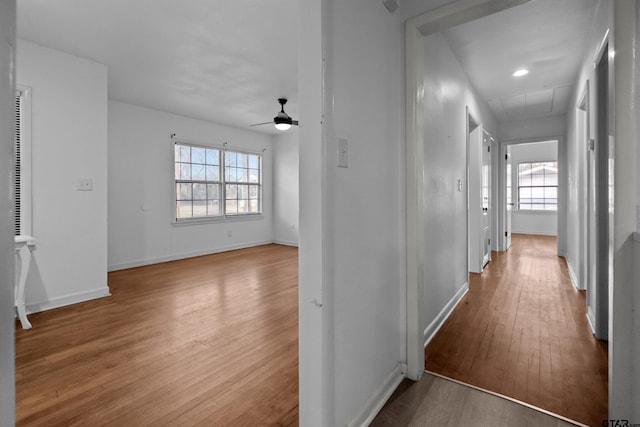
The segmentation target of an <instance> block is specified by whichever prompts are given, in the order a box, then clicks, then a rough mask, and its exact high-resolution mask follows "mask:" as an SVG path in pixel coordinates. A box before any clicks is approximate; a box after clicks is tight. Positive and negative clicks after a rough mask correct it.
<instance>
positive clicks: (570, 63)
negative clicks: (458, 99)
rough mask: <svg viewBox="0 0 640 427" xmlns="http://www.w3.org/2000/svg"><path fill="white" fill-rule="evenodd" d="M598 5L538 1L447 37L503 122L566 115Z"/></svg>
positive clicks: (564, 0) (453, 31) (461, 27)
mask: <svg viewBox="0 0 640 427" xmlns="http://www.w3.org/2000/svg"><path fill="white" fill-rule="evenodd" d="M596 3H597V2H596V0H533V1H529V2H527V3H525V4H523V5H521V6H517V7H513V8H511V9H507V10H504V11H502V12H499V13H496V14H494V15H490V16H487V17H485V18H482V19H478V20H475V21H471V22H468V23H466V24H462V25H459V26H456V27H453V28H451V29H449V30H446V31H444V33H443V34H444V36H445V38H446V40H447V41H448V43H449V44H450V45H451V48H452V49H453V51H454V52H455V54H456V56H457V57H458V60H459V61H460V62H461V63H462V65H463V67H464V68H465V70H466V72H467V74H468V76H469V78H470V80H471V82H472V84H473V85H474V86H475V88H476V89H477V90H478V91H479V92H480V95H481V97H482V98H483V99H484V100H485V101H486V102H487V103H488V104H489V107H490V108H491V110H492V111H493V113H494V114H495V116H496V119H497V120H498V121H499V122H505V121H510V120H518V119H526V118H532V117H541V116H549V115H558V114H564V113H565V112H566V110H567V107H568V101H569V96H570V93H571V89H572V87H573V86H572V85H573V82H574V81H575V80H576V78H577V73H578V71H579V67H580V65H581V62H582V61H583V59H584V55H585V54H586V52H585V43H586V39H587V33H588V31H589V29H590V28H591V25H592V21H593V16H594V13H595V7H596ZM520 68H526V69H528V70H529V74H528V75H526V76H524V77H520V78H515V77H513V76H512V73H513V72H514V71H516V70H517V69H520Z"/></svg>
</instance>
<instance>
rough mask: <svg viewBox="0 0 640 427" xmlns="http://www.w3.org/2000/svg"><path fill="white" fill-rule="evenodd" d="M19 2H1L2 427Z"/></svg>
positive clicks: (3, 419)
mask: <svg viewBox="0 0 640 427" xmlns="http://www.w3.org/2000/svg"><path fill="white" fill-rule="evenodd" d="M15 39H16V3H15V1H14V0H9V1H1V2H0V176H1V177H2V181H1V182H0V211H1V212H2V213H1V214H0V426H2V427H9V426H13V425H14V424H15V387H14V382H15V365H14V363H15V362H14V361H15V350H14V343H15V338H14V335H13V334H14V325H15V320H14V315H15V309H14V276H13V273H14V272H13V270H14V258H15V250H14V243H13V224H12V221H11V219H12V218H13V204H12V196H11V195H10V193H9V189H10V188H11V183H10V180H11V176H12V173H13V172H12V171H13V135H14V128H13V117H14V112H15V111H14V109H13V108H12V106H13V105H14V101H13V100H14V99H15V92H14V89H15V61H14V59H15Z"/></svg>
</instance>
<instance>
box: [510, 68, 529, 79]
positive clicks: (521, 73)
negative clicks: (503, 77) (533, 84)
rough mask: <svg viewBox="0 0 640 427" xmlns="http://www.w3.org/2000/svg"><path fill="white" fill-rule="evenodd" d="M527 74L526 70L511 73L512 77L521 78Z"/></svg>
mask: <svg viewBox="0 0 640 427" xmlns="http://www.w3.org/2000/svg"><path fill="white" fill-rule="evenodd" d="M527 74H529V70H527V69H526V68H521V69H519V70H517V71H516V72H514V73H513V77H522V76H526V75H527Z"/></svg>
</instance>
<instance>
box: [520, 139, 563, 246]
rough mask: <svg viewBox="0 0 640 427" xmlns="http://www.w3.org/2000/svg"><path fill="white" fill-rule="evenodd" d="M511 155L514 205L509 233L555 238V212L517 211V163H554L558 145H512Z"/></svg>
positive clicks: (541, 143) (556, 159)
mask: <svg viewBox="0 0 640 427" xmlns="http://www.w3.org/2000/svg"><path fill="white" fill-rule="evenodd" d="M509 152H510V154H511V164H512V167H511V174H512V176H511V182H512V183H513V186H512V189H513V195H512V197H511V200H513V201H514V203H516V205H515V206H514V210H513V213H512V216H511V232H512V233H524V234H543V235H548V236H557V234H558V213H557V212H526V211H518V209H517V208H518V205H517V200H518V163H525V162H555V161H558V143H557V142H556V141H553V142H538V143H530V144H513V145H510V146H509Z"/></svg>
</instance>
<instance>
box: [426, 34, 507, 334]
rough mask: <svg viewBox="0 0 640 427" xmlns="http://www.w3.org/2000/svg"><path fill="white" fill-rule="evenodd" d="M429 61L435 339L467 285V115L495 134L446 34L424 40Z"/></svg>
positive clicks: (430, 273) (429, 281)
mask: <svg viewBox="0 0 640 427" xmlns="http://www.w3.org/2000/svg"><path fill="white" fill-rule="evenodd" d="M421 43H422V46H423V49H424V58H425V63H424V65H423V67H424V73H423V75H424V78H423V81H422V87H424V98H423V99H422V102H423V108H424V114H423V117H424V122H423V124H422V127H421V128H422V129H425V130H428V132H425V133H424V135H422V142H423V144H424V160H423V162H424V163H423V164H424V171H423V173H424V177H423V182H424V184H423V185H424V204H425V206H424V208H423V209H424V212H425V218H424V223H423V230H424V236H423V237H422V238H421V239H420V240H419V241H422V242H424V245H425V248H424V254H426V257H425V259H424V260H423V261H422V262H423V269H424V278H423V280H424V283H423V287H424V294H423V295H424V296H423V309H424V313H423V320H424V324H423V326H422V327H423V328H424V337H425V340H428V339H430V337H431V336H432V335H433V333H434V332H435V330H436V329H437V328H438V327H439V325H440V324H441V322H442V321H444V318H445V317H446V314H447V313H448V311H449V310H450V309H451V307H452V305H453V304H455V302H456V301H457V299H458V298H459V297H460V296H461V295H462V293H463V292H464V290H465V289H466V287H467V280H468V273H467V272H468V265H467V232H466V230H467V191H466V184H464V187H463V189H464V190H463V191H459V190H458V188H457V183H458V180H462V182H463V183H466V181H467V165H466V156H467V154H466V150H467V142H466V141H467V135H466V132H467V131H466V129H467V117H466V110H465V108H466V107H467V106H468V107H469V112H470V114H471V115H472V116H473V118H474V119H475V120H476V121H478V122H481V123H482V125H483V128H484V129H486V130H487V131H488V132H489V133H491V134H495V132H496V123H495V119H494V117H493V115H492V114H491V112H490V111H489V109H488V107H487V105H486V104H485V103H484V102H483V101H482V100H481V98H480V96H478V94H477V93H476V91H475V89H474V88H473V87H472V86H471V83H470V82H469V79H468V77H467V75H466V73H465V71H464V69H463V68H462V65H461V64H460V62H459V61H458V59H457V58H456V56H455V55H454V53H453V51H452V50H451V48H450V47H449V45H448V43H447V41H446V40H445V38H444V37H443V36H442V34H440V33H436V34H432V35H430V36H427V37H423V38H422V39H421Z"/></svg>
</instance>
